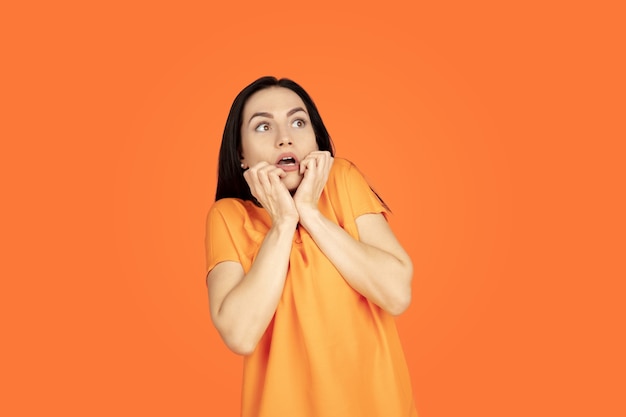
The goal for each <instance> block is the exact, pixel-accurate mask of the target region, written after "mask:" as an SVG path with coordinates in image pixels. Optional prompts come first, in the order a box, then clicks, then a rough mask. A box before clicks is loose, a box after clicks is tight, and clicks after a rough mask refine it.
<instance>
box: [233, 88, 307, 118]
mask: <svg viewBox="0 0 626 417" xmlns="http://www.w3.org/2000/svg"><path fill="white" fill-rule="evenodd" d="M294 107H302V108H305V109H306V107H305V105H304V102H303V101H302V99H301V98H300V96H298V95H297V94H296V93H295V92H293V91H291V90H290V89H288V88H284V87H269V88H264V89H263V90H259V91H257V92H256V93H254V94H252V95H251V96H250V98H248V101H247V102H246V105H245V106H244V113H245V114H248V113H249V114H252V113H256V112H267V113H281V112H287V111H289V110H291V109H292V108H294Z"/></svg>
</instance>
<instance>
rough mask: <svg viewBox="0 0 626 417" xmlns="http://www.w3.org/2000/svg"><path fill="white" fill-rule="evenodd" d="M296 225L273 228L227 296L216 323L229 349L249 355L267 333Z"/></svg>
mask: <svg viewBox="0 0 626 417" xmlns="http://www.w3.org/2000/svg"><path fill="white" fill-rule="evenodd" d="M295 228H296V224H294V223H293V222H285V223H283V224H279V225H272V227H271V228H270V230H269V231H268V233H267V235H266V236H265V239H264V240H263V243H262V244H261V247H260V249H259V252H258V254H257V256H256V258H255V260H254V262H253V263H252V266H251V268H250V270H249V271H248V273H247V274H246V275H245V276H244V277H243V278H242V279H241V281H240V282H239V283H238V284H237V285H236V286H235V287H233V288H232V290H231V291H230V292H229V293H228V294H227V295H226V296H225V297H224V299H223V301H222V303H221V305H220V306H219V309H218V311H217V313H216V314H215V317H214V322H215V325H216V327H217V328H218V330H219V331H220V334H221V335H222V337H223V339H224V341H225V342H226V344H227V345H228V347H229V348H230V349H231V350H233V351H235V352H236V353H239V354H242V355H247V354H250V353H252V352H253V351H254V349H255V348H256V345H257V343H258V342H259V340H260V339H261V337H262V336H263V334H264V333H265V330H266V329H267V326H268V325H269V323H270V321H271V320H272V317H273V316H274V313H275V311H276V307H277V305H278V302H279V300H280V296H281V294H282V291H283V287H284V284H285V277H286V275H287V269H288V266H289V255H290V252H291V246H292V242H293V234H294V231H295Z"/></svg>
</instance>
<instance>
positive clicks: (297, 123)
mask: <svg viewBox="0 0 626 417" xmlns="http://www.w3.org/2000/svg"><path fill="white" fill-rule="evenodd" d="M304 125H305V123H304V120H302V119H296V120H294V121H293V123H292V124H291V126H293V127H304Z"/></svg>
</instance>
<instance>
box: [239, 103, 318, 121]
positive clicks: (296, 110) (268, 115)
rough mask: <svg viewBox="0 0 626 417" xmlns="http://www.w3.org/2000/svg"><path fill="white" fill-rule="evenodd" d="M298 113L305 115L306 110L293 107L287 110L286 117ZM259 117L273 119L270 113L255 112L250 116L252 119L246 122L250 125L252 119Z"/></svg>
mask: <svg viewBox="0 0 626 417" xmlns="http://www.w3.org/2000/svg"><path fill="white" fill-rule="evenodd" d="M299 111H303V112H305V113H306V110H304V109H303V108H302V107H294V108H293V109H291V110H289V111H288V112H287V117H289V116H291V115H292V114H294V113H297V112H299ZM257 116H260V117H268V118H270V119H273V118H274V116H273V115H272V114H271V113H268V112H265V111H261V112H256V113H254V114H253V115H252V117H250V120H248V123H250V122H251V121H252V119H254V118H255V117H257Z"/></svg>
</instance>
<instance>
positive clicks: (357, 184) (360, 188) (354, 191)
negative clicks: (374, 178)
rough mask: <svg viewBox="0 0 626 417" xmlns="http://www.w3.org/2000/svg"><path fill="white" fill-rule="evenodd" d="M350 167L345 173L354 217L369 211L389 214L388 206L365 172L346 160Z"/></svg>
mask: <svg viewBox="0 0 626 417" xmlns="http://www.w3.org/2000/svg"><path fill="white" fill-rule="evenodd" d="M346 162H347V163H348V167H347V169H346V173H345V181H346V190H347V193H348V198H349V200H350V206H351V207H352V217H353V218H354V219H356V218H357V217H359V216H361V215H363V214H368V213H382V214H384V215H385V216H386V215H387V212H388V210H387V207H386V206H385V205H384V203H383V202H382V201H381V199H380V198H379V197H378V196H377V195H376V193H375V192H374V190H372V188H371V186H370V185H369V183H368V182H367V181H366V179H365V177H364V176H363V174H362V173H361V172H360V171H359V169H358V168H357V167H356V166H355V165H354V164H353V163H351V162H349V161H346Z"/></svg>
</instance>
